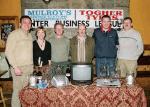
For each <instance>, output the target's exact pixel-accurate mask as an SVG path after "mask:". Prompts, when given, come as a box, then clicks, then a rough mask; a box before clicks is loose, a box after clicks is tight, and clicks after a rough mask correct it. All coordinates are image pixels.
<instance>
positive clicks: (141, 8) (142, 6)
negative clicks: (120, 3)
mask: <svg viewBox="0 0 150 107" xmlns="http://www.w3.org/2000/svg"><path fill="white" fill-rule="evenodd" d="M149 11H150V0H130V16H131V17H132V18H133V24H134V28H135V29H137V30H138V31H139V32H140V33H141V34H142V38H143V41H144V44H150V12H149Z"/></svg>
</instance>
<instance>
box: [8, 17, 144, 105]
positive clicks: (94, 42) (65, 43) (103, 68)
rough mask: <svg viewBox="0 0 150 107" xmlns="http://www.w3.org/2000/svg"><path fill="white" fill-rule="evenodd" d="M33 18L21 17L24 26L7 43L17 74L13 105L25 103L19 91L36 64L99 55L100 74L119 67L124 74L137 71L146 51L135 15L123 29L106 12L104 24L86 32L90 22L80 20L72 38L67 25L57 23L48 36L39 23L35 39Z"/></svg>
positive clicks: (110, 73)
mask: <svg viewBox="0 0 150 107" xmlns="http://www.w3.org/2000/svg"><path fill="white" fill-rule="evenodd" d="M31 23H32V20H31V18H30V17H29V16H22V17H21V18H20V28H19V29H17V30H15V31H13V32H11V33H10V35H9V36H8V39H7V43H6V50H5V53H6V56H7V59H8V61H9V63H10V65H11V73H12V77H13V95H12V103H11V104H12V107H21V105H20V101H19V96H18V94H19V91H20V90H21V89H22V88H23V87H24V86H26V85H27V83H28V80H27V77H28V75H29V74H31V73H32V72H33V65H34V66H45V65H52V64H53V65H63V66H66V65H67V64H68V63H69V62H68V60H69V56H70V57H71V58H70V60H71V62H72V63H92V60H93V58H95V59H96V75H97V77H107V76H114V75H115V74H116V73H117V72H116V69H119V71H120V72H119V73H120V76H121V77H125V76H126V73H135V72H136V67H137V59H138V58H139V56H140V55H141V53H142V52H143V42H142V39H141V36H140V33H139V32H137V31H136V30H134V29H133V27H132V19H131V18H130V17H126V18H124V20H123V30H121V31H120V32H117V31H116V30H115V29H113V28H111V18H110V16H108V15H104V16H103V17H102V21H101V27H100V28H97V29H95V30H94V32H93V37H91V36H88V35H87V34H86V26H85V25H84V24H80V25H79V26H78V33H77V35H76V36H74V37H73V38H71V40H69V39H68V38H67V37H65V36H64V25H63V24H62V23H56V24H55V25H54V32H55V35H54V36H52V37H51V38H50V40H46V39H45V37H46V30H45V29H44V28H43V27H38V28H37V30H36V33H35V35H36V37H37V39H36V40H35V41H33V40H32V36H31V34H30V32H29V31H30V28H31Z"/></svg>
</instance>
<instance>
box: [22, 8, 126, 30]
mask: <svg viewBox="0 0 150 107" xmlns="http://www.w3.org/2000/svg"><path fill="white" fill-rule="evenodd" d="M25 15H28V16H30V17H31V18H32V27H33V28H36V27H38V26H44V27H45V28H53V27H54V24H55V23H56V22H60V21H61V22H62V23H63V24H64V25H65V28H76V27H78V25H79V24H81V23H83V24H85V25H86V27H87V28H97V27H99V26H100V24H101V17H102V16H103V15H109V16H110V17H111V20H112V27H113V28H121V27H122V26H121V24H122V20H123V10H120V9H25Z"/></svg>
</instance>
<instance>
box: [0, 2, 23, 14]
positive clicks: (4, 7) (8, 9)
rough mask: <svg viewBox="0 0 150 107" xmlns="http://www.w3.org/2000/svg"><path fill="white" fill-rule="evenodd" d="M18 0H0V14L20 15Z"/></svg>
mask: <svg viewBox="0 0 150 107" xmlns="http://www.w3.org/2000/svg"><path fill="white" fill-rule="evenodd" d="M20 7H21V5H20V0H0V16H20V14H21V8H20Z"/></svg>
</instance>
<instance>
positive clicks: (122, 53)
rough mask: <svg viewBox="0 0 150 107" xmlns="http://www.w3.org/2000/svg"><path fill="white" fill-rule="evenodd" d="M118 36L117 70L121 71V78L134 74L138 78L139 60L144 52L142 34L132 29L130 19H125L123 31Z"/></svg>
mask: <svg viewBox="0 0 150 107" xmlns="http://www.w3.org/2000/svg"><path fill="white" fill-rule="evenodd" d="M118 36H119V49H118V53H117V57H118V65H117V69H118V70H119V71H120V75H121V77H126V75H127V74H132V73H134V76H136V68H137V60H138V58H139V56H140V55H141V54H142V52H143V42H142V38H141V35H140V33H139V32H138V31H136V30H135V29H133V28H132V19H131V18H130V17H126V18H124V20H123V30H122V31H120V32H119V33H118Z"/></svg>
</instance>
